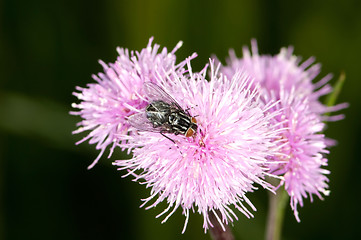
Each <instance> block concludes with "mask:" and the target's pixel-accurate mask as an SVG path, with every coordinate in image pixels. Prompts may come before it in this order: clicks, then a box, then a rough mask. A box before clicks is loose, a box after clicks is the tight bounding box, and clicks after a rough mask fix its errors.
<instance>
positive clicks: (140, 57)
mask: <svg viewBox="0 0 361 240" xmlns="http://www.w3.org/2000/svg"><path fill="white" fill-rule="evenodd" d="M152 41H153V38H150V40H149V43H148V45H147V47H146V48H144V49H142V50H141V51H140V52H137V51H129V50H128V49H123V48H117V51H118V53H119V56H118V58H117V60H116V61H115V63H109V64H106V63H104V62H103V61H99V62H100V64H101V65H102V66H103V72H101V73H99V74H98V75H93V76H92V77H93V79H94V80H95V81H96V82H95V83H91V84H87V87H85V88H84V87H77V88H76V89H77V90H78V92H74V93H73V94H74V95H75V96H76V97H77V98H78V99H79V100H80V103H74V104H73V105H72V106H73V108H77V109H79V110H78V111H73V112H71V114H73V115H80V116H81V117H82V118H83V120H82V121H81V122H79V123H78V126H79V128H78V129H77V130H75V131H74V132H73V133H81V132H88V131H89V134H88V135H87V136H86V137H84V138H83V139H82V140H80V141H79V142H77V144H79V143H81V142H84V141H87V140H89V143H90V144H96V149H97V150H100V153H99V155H98V157H97V158H96V159H95V160H94V162H93V163H92V164H91V165H90V166H89V168H92V167H93V166H94V165H95V164H96V163H97V162H98V160H99V159H100V157H101V156H102V155H103V153H104V151H105V150H106V149H107V148H108V146H110V154H109V157H110V156H111V154H112V152H113V150H114V148H115V146H116V145H117V144H118V143H119V142H122V141H123V139H122V138H121V137H120V136H122V135H123V134H126V133H127V132H128V131H129V124H128V122H127V121H126V118H127V117H128V116H130V115H132V114H134V109H135V110H136V109H141V108H143V107H144V106H145V104H146V103H145V102H144V101H143V100H142V99H141V95H142V89H143V83H144V82H145V81H151V82H155V81H156V78H155V75H156V73H157V72H159V73H161V74H163V76H164V77H165V76H166V75H167V74H169V72H171V71H172V72H176V73H177V74H183V72H184V68H183V66H184V64H185V62H184V61H183V62H181V63H180V64H178V65H176V56H175V52H176V51H177V49H178V48H179V47H180V46H181V45H182V42H179V43H178V44H177V46H176V47H175V48H174V49H173V50H172V51H171V52H168V51H167V49H166V48H163V50H162V51H161V52H158V51H159V48H160V46H159V45H158V44H154V45H153V46H152ZM193 57H194V55H193ZM139 94H140V95H139ZM130 134H131V133H130Z"/></svg>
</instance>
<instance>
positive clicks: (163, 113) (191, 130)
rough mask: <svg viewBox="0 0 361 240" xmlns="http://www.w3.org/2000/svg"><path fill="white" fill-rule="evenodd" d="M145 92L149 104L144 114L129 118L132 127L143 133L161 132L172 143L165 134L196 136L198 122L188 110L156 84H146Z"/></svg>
mask: <svg viewBox="0 0 361 240" xmlns="http://www.w3.org/2000/svg"><path fill="white" fill-rule="evenodd" d="M144 91H145V93H146V96H147V97H148V100H149V104H148V106H147V107H146V108H145V111H144V112H141V113H137V114H134V115H132V116H130V117H129V118H128V122H129V124H130V125H132V126H133V127H135V128H137V129H139V130H142V131H149V132H159V133H160V134H162V135H163V136H164V137H166V138H168V139H169V140H171V141H172V142H174V140H173V139H171V138H169V137H167V136H166V135H164V134H165V133H172V134H174V135H178V134H181V135H184V136H186V137H192V136H194V135H195V134H196V132H197V128H198V126H197V120H196V119H195V117H192V116H191V115H190V113H189V112H188V109H185V110H184V109H183V108H182V107H181V106H180V105H179V104H178V103H177V102H176V101H175V100H174V99H173V98H172V97H171V96H170V95H169V94H168V93H166V92H165V91H164V90H163V89H162V88H161V87H159V86H158V85H156V84H154V83H151V82H146V83H144ZM174 143H175V142H174Z"/></svg>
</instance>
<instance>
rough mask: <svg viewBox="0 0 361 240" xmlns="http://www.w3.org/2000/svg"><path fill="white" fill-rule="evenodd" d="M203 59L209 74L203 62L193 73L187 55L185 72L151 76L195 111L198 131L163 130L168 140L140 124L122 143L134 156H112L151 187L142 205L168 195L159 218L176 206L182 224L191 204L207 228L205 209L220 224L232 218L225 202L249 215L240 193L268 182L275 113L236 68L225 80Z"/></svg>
mask: <svg viewBox="0 0 361 240" xmlns="http://www.w3.org/2000/svg"><path fill="white" fill-rule="evenodd" d="M210 66H211V71H210V72H211V73H210V75H211V76H210V81H207V79H206V76H205V72H206V69H204V70H203V71H202V72H201V73H193V72H192V71H191V66H190V63H189V62H188V70H189V74H188V75H187V76H179V75H178V74H176V73H173V74H171V76H170V78H172V81H169V80H165V79H162V78H161V77H160V78H159V79H160V80H159V81H158V83H159V84H160V86H161V87H162V88H164V90H165V91H166V92H168V93H169V94H171V95H172V97H173V98H174V99H175V100H176V101H177V102H178V104H179V105H180V106H181V107H182V108H183V109H188V111H189V114H190V116H194V117H195V118H196V119H197V125H198V128H197V133H196V134H195V135H194V136H193V137H188V138H187V137H185V136H183V135H174V134H166V135H167V137H169V138H170V139H171V140H170V139H168V138H166V137H164V136H162V135H161V134H160V133H154V132H147V131H140V132H139V134H137V135H133V136H128V142H127V143H126V144H123V145H121V147H131V148H133V158H132V159H130V160H118V161H116V162H115V163H114V164H115V165H117V166H119V169H120V170H124V169H128V174H127V175H133V176H135V179H136V180H139V181H140V180H141V179H143V180H144V184H146V186H147V187H150V188H151V194H150V197H149V198H147V199H144V204H143V205H145V204H150V205H149V206H148V207H147V208H152V207H155V206H156V205H158V204H159V203H160V202H162V201H164V200H166V201H167V203H168V204H169V206H168V208H167V209H165V210H164V211H163V212H162V213H160V214H159V215H158V216H157V217H159V216H161V215H164V214H166V213H167V216H166V217H165V218H164V220H163V222H165V221H166V220H167V219H168V218H169V217H170V216H171V215H172V214H173V213H174V212H175V211H176V209H177V208H179V207H180V208H182V209H183V214H184V215H185V216H186V222H185V226H184V229H183V232H184V230H185V228H186V225H187V222H188V218H189V211H190V210H193V211H194V210H195V209H196V211H197V212H198V213H200V214H202V215H203V218H204V224H203V227H204V229H205V231H206V230H207V229H208V228H209V226H212V223H211V222H210V220H209V212H213V213H214V214H215V215H216V216H217V218H218V221H219V222H220V224H221V225H222V226H223V223H225V224H228V223H229V222H232V221H233V218H235V219H237V216H236V214H235V213H234V212H233V211H232V210H231V208H230V207H229V206H230V205H233V206H234V207H235V208H236V209H238V210H239V211H241V212H242V213H243V214H244V215H246V216H247V217H252V216H253V215H252V213H251V212H250V211H249V210H248V209H247V207H246V206H245V205H248V206H250V207H251V208H252V209H253V210H255V207H254V206H253V205H252V203H251V202H250V201H249V199H248V198H247V197H246V193H247V192H252V191H253V190H255V189H256V188H257V186H256V185H255V184H257V185H259V186H261V187H263V188H266V189H270V190H271V189H272V186H271V185H270V184H268V183H267V182H265V180H264V176H265V175H266V174H268V173H267V171H268V170H269V169H268V168H266V167H265V165H266V161H267V159H266V157H267V156H268V155H270V154H272V153H274V152H276V149H275V148H274V147H275V143H274V142H273V141H272V140H273V139H274V138H275V137H276V132H275V131H274V129H273V127H272V126H270V124H269V123H270V119H272V118H273V117H274V115H272V114H268V113H267V110H268V109H269V108H271V107H272V103H270V104H263V103H261V102H260V101H259V97H260V96H259V93H258V91H257V89H253V90H250V88H249V82H250V79H249V78H248V76H247V75H245V74H242V73H240V72H238V73H236V74H235V75H234V76H233V77H232V79H229V80H228V79H227V78H226V77H223V76H222V75H220V76H219V75H218V70H217V69H214V64H213V62H212V61H211V63H210ZM170 83H172V84H170ZM151 201H153V203H150V202H151ZM245 203H246V204H245ZM171 209H172V210H171ZM215 210H218V212H219V213H220V216H218V215H217V213H216V212H215Z"/></svg>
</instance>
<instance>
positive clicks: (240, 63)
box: [221, 40, 348, 121]
mask: <svg viewBox="0 0 361 240" xmlns="http://www.w3.org/2000/svg"><path fill="white" fill-rule="evenodd" d="M251 45H252V51H250V50H249V49H248V47H244V48H243V57H242V58H237V56H236V54H235V52H234V51H233V50H231V51H230V53H229V55H230V56H229V59H227V66H225V67H223V68H222V70H221V72H222V73H223V74H225V75H226V76H228V77H231V76H232V75H233V74H234V73H235V72H236V71H237V70H238V69H243V70H244V71H245V72H247V73H248V74H250V75H251V76H252V77H254V79H255V81H254V83H256V84H257V83H259V84H260V85H261V91H262V93H261V95H263V92H265V94H269V93H271V92H272V94H274V95H275V98H276V99H279V98H280V96H279V95H280V91H281V88H282V89H283V90H284V91H286V92H291V90H292V89H293V91H294V94H295V95H297V96H299V97H300V98H302V97H307V98H308V99H309V105H310V110H311V111H313V112H316V113H319V114H320V115H322V114H325V113H329V112H335V111H338V110H341V109H344V108H346V107H347V106H348V104H346V103H342V104H339V105H336V106H332V107H327V106H325V105H323V104H322V103H321V102H320V101H319V98H320V97H321V96H324V95H326V94H329V93H330V92H332V87H331V86H330V84H328V82H329V81H330V80H331V78H332V74H328V75H326V76H325V77H323V78H322V79H321V80H319V81H318V82H317V83H313V82H312V81H313V80H314V79H315V78H316V77H317V76H318V75H319V73H320V72H321V64H319V63H318V64H314V65H312V64H313V63H314V61H315V59H314V57H311V58H309V59H307V60H306V61H305V62H303V63H301V57H298V56H295V55H293V47H288V48H282V49H281V51H280V53H279V54H277V55H275V56H270V55H259V54H258V47H257V41H256V40H252V41H251ZM343 117H344V116H343V115H342V114H340V115H336V116H331V117H326V116H322V119H323V120H327V121H337V120H341V119H342V118H343Z"/></svg>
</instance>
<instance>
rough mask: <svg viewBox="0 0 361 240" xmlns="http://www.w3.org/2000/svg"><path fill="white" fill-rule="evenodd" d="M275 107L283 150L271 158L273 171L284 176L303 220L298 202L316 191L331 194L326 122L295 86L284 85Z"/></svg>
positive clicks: (289, 192) (294, 209) (296, 212)
mask: <svg viewBox="0 0 361 240" xmlns="http://www.w3.org/2000/svg"><path fill="white" fill-rule="evenodd" d="M273 110H281V114H279V115H278V116H277V117H275V118H274V119H273V121H274V124H276V125H277V124H278V126H279V128H280V132H279V136H278V138H279V139H280V140H281V141H279V146H280V154H279V155H274V156H272V157H271V159H270V160H271V161H270V163H271V164H270V172H271V173H273V174H274V175H278V176H283V177H284V180H282V183H284V187H285V190H286V191H287V193H288V194H289V196H290V198H291V200H290V203H291V208H292V210H293V211H294V215H295V217H296V220H297V221H300V218H299V216H298V211H297V206H298V204H299V205H300V206H301V207H302V206H303V198H307V197H308V195H309V197H310V199H311V202H312V201H313V194H315V195H317V196H318V197H319V198H320V199H323V197H322V194H323V195H326V196H327V195H328V194H329V190H327V188H328V185H327V182H328V178H327V177H326V176H325V175H327V174H329V171H328V170H326V169H324V167H325V166H327V158H325V154H327V153H328V150H327V149H326V146H327V145H326V139H325V136H324V135H323V134H322V131H323V130H324V127H325V124H324V123H323V122H322V121H321V120H320V116H319V114H317V113H314V112H312V111H310V107H309V101H308V99H307V98H300V97H298V96H297V95H295V93H294V91H293V90H291V92H286V91H284V90H282V89H281V91H280V102H279V103H278V104H277V105H275V108H274V109H273ZM272 161H273V162H277V163H278V164H273V163H272Z"/></svg>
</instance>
